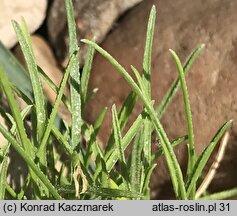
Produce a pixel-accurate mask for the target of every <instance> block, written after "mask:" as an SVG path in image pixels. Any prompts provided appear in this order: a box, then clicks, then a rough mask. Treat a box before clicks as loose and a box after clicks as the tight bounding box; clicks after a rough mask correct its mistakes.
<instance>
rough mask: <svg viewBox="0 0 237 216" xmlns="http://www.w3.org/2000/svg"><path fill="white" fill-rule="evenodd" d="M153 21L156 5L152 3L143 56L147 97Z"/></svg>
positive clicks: (153, 28)
mask: <svg viewBox="0 0 237 216" xmlns="http://www.w3.org/2000/svg"><path fill="white" fill-rule="evenodd" d="M155 22H156V7H155V5H153V6H152V9H151V12H150V16H149V20H148V25H147V32H146V43H145V51H144V57H143V77H144V86H145V89H146V91H147V92H146V93H147V95H148V96H149V97H151V56H152V44H153V38H154V30H155Z"/></svg>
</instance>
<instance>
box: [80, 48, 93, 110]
mask: <svg viewBox="0 0 237 216" xmlns="http://www.w3.org/2000/svg"><path fill="white" fill-rule="evenodd" d="M94 53H95V49H94V48H93V47H92V46H89V48H88V51H87V55H86V60H85V65H84V67H83V70H82V75H81V101H82V107H84V106H85V104H86V102H87V101H88V83H89V77H90V72H91V67H92V62H93V58H94Z"/></svg>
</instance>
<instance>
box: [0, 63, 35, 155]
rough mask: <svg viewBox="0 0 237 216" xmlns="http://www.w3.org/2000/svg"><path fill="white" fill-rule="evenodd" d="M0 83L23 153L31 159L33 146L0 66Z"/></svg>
mask: <svg viewBox="0 0 237 216" xmlns="http://www.w3.org/2000/svg"><path fill="white" fill-rule="evenodd" d="M0 82H1V85H2V87H3V90H4V92H5V94H6V98H7V101H8V104H9V107H10V109H11V111H12V115H13V117H14V120H15V122H16V126H17V131H18V133H19V136H20V139H21V143H22V145H23V147H24V149H25V151H26V152H27V153H28V155H30V156H31V157H32V158H33V157H34V150H33V146H32V145H31V143H30V141H29V139H28V137H27V134H26V131H25V127H24V123H23V119H22V116H21V112H20V109H19V106H18V104H17V102H16V99H15V97H14V94H13V91H12V88H11V86H10V83H9V80H8V78H7V76H6V74H5V72H4V71H3V70H2V67H1V66H0Z"/></svg>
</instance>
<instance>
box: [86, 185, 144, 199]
mask: <svg viewBox="0 0 237 216" xmlns="http://www.w3.org/2000/svg"><path fill="white" fill-rule="evenodd" d="M87 193H92V194H95V195H97V196H102V197H107V198H119V197H121V198H127V199H141V198H142V197H143V195H142V194H140V193H137V192H133V191H129V190H119V189H110V188H96V187H91V188H89V189H88V191H87Z"/></svg>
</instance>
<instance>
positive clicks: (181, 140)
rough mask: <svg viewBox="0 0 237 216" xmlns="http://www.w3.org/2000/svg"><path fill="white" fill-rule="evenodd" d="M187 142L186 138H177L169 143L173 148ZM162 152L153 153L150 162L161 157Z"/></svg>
mask: <svg viewBox="0 0 237 216" xmlns="http://www.w3.org/2000/svg"><path fill="white" fill-rule="evenodd" d="M186 140H188V136H187V135H186V136H182V137H179V138H178V139H176V140H174V141H172V142H171V145H172V147H175V146H177V145H179V144H181V143H183V142H184V141H186ZM163 154H164V152H163V150H162V149H159V150H158V151H156V152H155V153H153V154H152V158H151V159H152V161H154V160H155V159H157V158H158V157H160V156H161V155H163Z"/></svg>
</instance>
